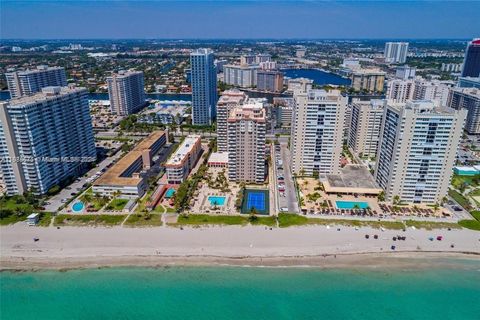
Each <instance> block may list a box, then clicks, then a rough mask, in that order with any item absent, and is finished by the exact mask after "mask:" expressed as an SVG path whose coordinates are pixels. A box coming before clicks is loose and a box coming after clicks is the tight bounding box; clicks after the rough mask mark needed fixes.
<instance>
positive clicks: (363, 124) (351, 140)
mask: <svg viewBox="0 0 480 320" xmlns="http://www.w3.org/2000/svg"><path fill="white" fill-rule="evenodd" d="M385 104H386V100H370V101H353V102H352V104H351V119H350V126H349V127H350V130H349V137H348V146H349V147H350V149H352V151H353V152H354V153H356V154H358V155H360V156H367V157H375V156H376V154H377V147H378V140H379V137H380V127H381V125H382V116H383V109H384V106H385Z"/></svg>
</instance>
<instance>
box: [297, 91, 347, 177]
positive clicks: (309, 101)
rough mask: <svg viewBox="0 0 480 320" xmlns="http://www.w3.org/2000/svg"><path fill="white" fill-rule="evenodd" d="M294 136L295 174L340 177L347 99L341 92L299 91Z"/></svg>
mask: <svg viewBox="0 0 480 320" xmlns="http://www.w3.org/2000/svg"><path fill="white" fill-rule="evenodd" d="M294 98H295V104H296V107H295V109H294V112H293V122H292V133H291V157H292V171H293V172H294V173H296V174H299V173H304V174H306V175H313V174H314V172H316V173H319V174H329V173H333V174H337V173H338V172H339V169H340V156H341V153H342V147H343V131H344V122H345V112H346V109H347V101H348V99H347V97H344V96H342V95H341V92H340V90H331V91H325V90H316V89H308V90H306V91H303V90H297V91H295V92H294Z"/></svg>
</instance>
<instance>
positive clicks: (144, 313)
mask: <svg viewBox="0 0 480 320" xmlns="http://www.w3.org/2000/svg"><path fill="white" fill-rule="evenodd" d="M479 270H480V262H479V263H476V264H472V265H470V266H469V267H468V268H461V269H449V270H448V269H435V270H390V271H387V270H379V269H377V270H373V269H372V270H371V271H358V270H344V269H339V270H334V269H328V270H322V269H304V268H290V269H285V268H240V267H238V268H234V267H216V268H214V267H212V268H207V267H205V268H199V267H198V268H197V267H195V268H194V267H192V268H181V267H175V268H160V269H149V268H118V269H93V270H76V271H67V272H58V271H45V272H34V273H31V272H27V273H10V272H2V273H0V280H1V281H0V288H1V295H0V308H1V317H0V318H2V319H23V320H30V319H36V320H37V319H49V320H57V319H62V320H63V319H73V320H76V319H82V320H83V319H103V320H105V319H197V320H203V319H369V320H376V319H382V320H383V319H422V320H430V319H431V320H440V319H442V320H445V319H479V314H480V303H479V300H478V299H479V297H480V285H479V284H480V271H479Z"/></svg>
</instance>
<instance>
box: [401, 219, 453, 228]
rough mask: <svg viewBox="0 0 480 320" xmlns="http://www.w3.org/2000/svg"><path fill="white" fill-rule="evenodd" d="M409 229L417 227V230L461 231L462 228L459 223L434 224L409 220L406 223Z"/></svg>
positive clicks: (432, 222)
mask: <svg viewBox="0 0 480 320" xmlns="http://www.w3.org/2000/svg"><path fill="white" fill-rule="evenodd" d="M405 225H406V226H407V227H415V228H417V229H427V230H433V229H448V228H452V229H460V226H459V225H458V224H457V223H453V222H434V221H416V220H407V221H405Z"/></svg>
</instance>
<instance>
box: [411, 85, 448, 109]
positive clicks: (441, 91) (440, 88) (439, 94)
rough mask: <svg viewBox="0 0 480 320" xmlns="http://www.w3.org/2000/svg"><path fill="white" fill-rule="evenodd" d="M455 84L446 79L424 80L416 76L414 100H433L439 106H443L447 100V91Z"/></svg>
mask: <svg viewBox="0 0 480 320" xmlns="http://www.w3.org/2000/svg"><path fill="white" fill-rule="evenodd" d="M454 85H455V84H454V83H453V82H448V81H439V80H432V81H428V80H424V79H421V78H417V79H416V80H415V90H414V93H413V99H414V100H433V101H435V102H436V103H437V104H438V105H439V106H442V107H445V106H446V105H447V102H448V93H449V92H450V88H452V87H453V86H454Z"/></svg>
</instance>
